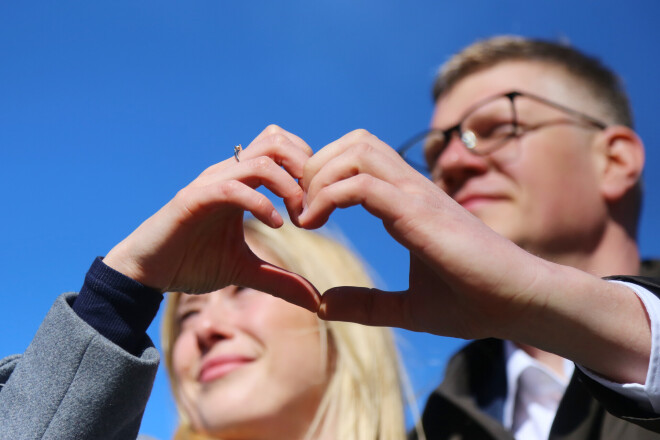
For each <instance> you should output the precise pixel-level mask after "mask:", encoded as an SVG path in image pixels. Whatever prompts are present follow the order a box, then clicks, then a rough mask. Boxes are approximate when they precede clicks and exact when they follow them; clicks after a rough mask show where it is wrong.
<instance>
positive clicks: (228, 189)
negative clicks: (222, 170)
mask: <svg viewBox="0 0 660 440" xmlns="http://www.w3.org/2000/svg"><path fill="white" fill-rule="evenodd" d="M240 187H241V184H240V183H239V182H238V181H237V180H225V181H223V182H220V183H219V184H218V191H219V192H220V193H221V194H224V195H226V196H231V195H233V194H236V193H237V192H238V190H239V188H240Z"/></svg>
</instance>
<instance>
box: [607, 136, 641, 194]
mask: <svg viewBox="0 0 660 440" xmlns="http://www.w3.org/2000/svg"><path fill="white" fill-rule="evenodd" d="M595 142H597V143H598V144H599V145H598V147H599V148H598V151H601V152H603V154H604V159H605V160H604V167H603V170H602V179H601V194H602V195H603V197H604V198H605V200H607V201H608V202H617V201H619V200H621V198H623V196H624V195H625V194H626V193H627V192H628V191H630V189H631V188H632V187H633V186H635V184H636V183H637V181H638V180H640V178H641V176H642V170H643V169H644V144H643V143H642V140H641V139H640V138H639V136H638V135H637V133H635V131H634V130H632V129H631V128H629V127H626V126H623V125H613V126H610V127H607V128H605V129H604V130H603V131H601V132H600V133H598V135H597V137H596V139H595Z"/></svg>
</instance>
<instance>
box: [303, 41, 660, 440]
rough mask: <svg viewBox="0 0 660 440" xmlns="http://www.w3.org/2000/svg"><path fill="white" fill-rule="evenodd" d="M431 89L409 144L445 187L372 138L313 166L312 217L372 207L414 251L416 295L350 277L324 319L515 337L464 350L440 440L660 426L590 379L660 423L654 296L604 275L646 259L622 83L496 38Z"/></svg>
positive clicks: (627, 431) (432, 423)
mask: <svg viewBox="0 0 660 440" xmlns="http://www.w3.org/2000/svg"><path fill="white" fill-rule="evenodd" d="M434 98H435V102H436V105H435V111H434V114H433V117H432V119H431V127H432V129H433V130H432V131H430V132H429V133H427V134H425V135H424V136H421V137H418V138H417V139H415V141H413V142H412V144H410V145H407V146H406V147H405V148H404V151H402V153H403V154H404V155H405V156H408V157H412V158H413V159H412V160H414V157H415V156H414V151H413V150H414V149H415V148H416V147H415V146H414V145H415V144H420V145H421V147H420V154H419V155H418V156H419V157H420V158H422V157H423V160H424V161H425V165H427V166H428V169H429V171H430V174H431V176H432V180H433V183H435V184H436V185H437V186H436V185H432V184H431V182H424V181H422V180H421V179H420V178H419V177H420V176H418V175H415V174H414V173H412V172H410V170H409V169H406V167H405V166H403V165H402V164H401V163H400V162H399V160H398V158H397V157H396V156H395V155H394V152H393V151H392V150H391V149H389V148H387V146H385V145H384V144H383V143H382V142H380V141H379V140H378V139H377V138H375V137H374V136H372V135H370V134H369V133H366V132H360V131H358V132H354V133H351V134H349V135H347V136H345V137H343V138H342V139H340V140H338V141H336V142H335V143H333V144H330V145H329V146H327V147H325V148H324V149H323V150H321V151H319V152H317V153H316V154H315V155H314V156H313V157H312V158H311V159H310V160H309V161H308V162H307V164H306V166H305V174H304V178H303V188H304V189H305V191H306V194H307V199H306V202H307V206H306V209H305V212H304V213H303V215H302V216H301V217H300V221H301V223H302V225H303V226H304V227H316V226H318V225H320V224H322V223H323V222H324V221H325V220H326V219H327V217H328V216H329V215H330V213H331V212H332V210H334V209H335V208H337V207H345V206H350V205H354V204H362V205H363V206H365V208H366V209H367V210H369V211H370V212H371V213H373V214H374V215H376V216H378V217H380V218H381V219H382V220H383V223H384V225H385V227H386V229H387V230H388V232H389V233H390V234H391V235H392V236H393V237H394V238H396V239H397V240H398V241H399V242H400V243H402V244H403V245H404V246H406V247H407V248H408V249H409V250H410V251H411V253H410V259H411V263H410V288H409V290H407V291H405V292H399V293H389V292H380V291H365V290H364V289H354V288H342V289H336V290H333V291H330V292H327V293H326V294H325V295H324V297H323V301H322V305H321V308H320V312H319V314H320V315H321V316H322V317H325V318H326V319H342V320H350V321H355V322H362V323H365V324H372V325H393V326H398V327H403V328H408V329H411V330H416V331H427V332H432V333H436V334H440V335H451V336H458V337H462V338H486V337H497V338H501V339H508V340H513V341H515V342H503V341H501V340H495V339H488V340H482V341H478V342H475V343H472V344H470V345H469V346H468V347H466V348H465V349H464V350H462V351H461V352H460V353H459V354H457V355H456V356H455V358H454V359H453V360H452V362H451V364H450V366H449V368H448V370H447V377H446V378H445V381H444V382H443V384H442V385H441V386H440V388H438V390H436V392H434V393H433V394H432V396H431V397H430V399H429V402H428V404H427V407H426V410H425V412H424V416H423V420H422V423H423V427H424V429H425V431H426V434H427V438H430V439H435V438H447V439H504V438H512V437H513V436H515V438H519V439H547V438H552V439H555V438H572V439H587V438H589V439H591V438H594V439H605V438H613V439H614V438H626V439H628V438H660V435H658V434H655V433H653V432H651V431H647V430H646V429H643V428H640V427H639V426H636V425H634V424H631V423H628V422H624V421H622V420H618V419H616V418H614V417H612V416H611V415H609V414H607V413H606V412H605V411H604V409H603V407H602V406H600V405H599V404H598V403H597V402H596V401H595V400H594V399H592V398H591V397H590V396H589V393H588V391H587V388H585V386H584V385H583V384H582V383H581V382H580V381H579V380H577V379H578V377H581V378H582V379H583V380H584V381H587V382H588V383H589V386H590V387H591V391H592V393H594V394H596V395H597V396H598V397H599V398H600V399H601V400H602V401H603V402H605V403H606V404H607V405H608V407H609V409H610V410H611V411H613V412H614V413H615V414H617V416H619V417H622V418H625V419H627V420H631V421H633V422H635V423H639V424H641V425H642V426H645V427H646V428H649V429H654V430H656V431H657V430H658V418H657V413H658V412H659V410H660V402H659V401H658V395H657V392H655V391H654V390H655V389H656V387H657V386H658V379H657V378H656V376H657V375H656V374H655V369H656V368H657V366H656V365H654V364H653V363H652V364H651V366H650V367H649V358H650V353H651V327H653V330H654V332H656V337H657V330H658V329H657V325H658V324H657V316H658V315H657V307H658V306H657V299H656V298H654V297H653V295H651V294H650V293H649V291H648V290H644V289H639V288H638V287H636V286H634V285H631V284H629V285H628V287H624V286H622V285H615V284H613V283H607V282H605V281H602V280H600V279H598V278H597V277H602V276H607V275H611V274H622V275H626V274H638V273H639V268H640V261H639V256H638V248H637V245H636V241H635V240H636V231H637V219H638V214H639V209H640V203H641V195H640V183H639V178H640V175H641V173H642V168H643V162H644V151H643V146H642V143H641V141H640V139H639V138H638V136H637V135H636V134H635V133H634V131H633V130H632V120H631V116H630V110H629V108H628V102H627V99H626V96H625V93H624V92H623V90H622V88H621V86H620V84H619V82H618V80H617V79H616V77H615V76H614V75H613V74H612V73H611V72H610V71H609V70H607V69H606V68H604V67H603V66H602V65H600V63H598V62H597V61H596V60H593V59H591V58H589V57H586V56H584V55H583V54H581V53H579V52H578V51H576V50H574V49H570V48H567V47H564V46H560V45H556V44H552V43H547V42H541V41H532V40H526V39H521V38H509V37H500V38H493V39H490V40H486V41H483V42H479V43H476V44H474V45H473V46H471V47H468V48H467V49H465V50H463V51H462V52H461V53H459V54H457V55H456V56H454V57H453V58H452V59H451V60H450V61H449V62H448V63H447V64H446V65H445V66H444V67H443V69H442V70H441V72H440V74H439V76H438V79H437V81H436V84H435V87H434ZM416 141H420V142H416ZM421 150H423V151H421ZM411 154H412V155H411ZM412 160H411V161H412ZM423 165H424V164H423ZM423 165H422V166H423ZM449 197H452V198H453V199H454V200H455V201H456V202H458V203H454V202H452V201H451V200H449ZM465 210H467V211H469V212H470V213H471V214H473V215H474V217H471V216H468V215H465V214H466V213H465ZM477 218H478V219H479V220H477ZM482 222H483V223H482ZM484 224H485V225H487V226H488V227H489V228H491V229H492V230H494V231H496V232H497V233H499V234H500V235H501V236H503V237H506V238H507V239H509V240H511V241H512V242H513V243H515V244H516V245H518V247H515V246H512V243H511V242H509V241H506V240H501V239H499V238H498V237H496V236H494V234H492V231H491V230H489V229H488V228H487V227H485V225H484ZM532 255H534V256H536V257H533V256H532ZM537 257H541V258H537ZM573 268H575V269H578V270H575V269H573ZM649 287H651V288H657V286H653V285H650V286H649ZM633 289H634V290H635V291H636V292H637V295H635V294H634V293H633V291H632V290H633ZM658 291H659V290H656V292H658ZM644 305H646V309H647V310H648V314H649V316H650V317H651V318H650V320H649V318H648V317H647V313H646V312H645V307H644ZM654 313H655V315H654ZM655 345H657V343H655ZM535 347H536V348H535ZM655 350H657V348H656V349H655ZM552 353H556V354H552ZM655 353H656V352H654V355H655ZM558 355H562V356H563V357H566V358H569V359H571V360H573V361H575V362H576V363H578V364H579V365H581V368H582V370H583V371H584V372H578V373H576V374H575V375H573V365H572V364H571V363H567V362H565V361H564V359H563V358H562V357H560V356H558ZM585 373H586V374H588V375H589V376H591V377H592V378H594V379H596V380H598V381H600V383H601V384H606V385H607V386H608V387H603V386H602V385H597V384H596V383H595V382H593V380H592V379H587V378H586V377H585ZM571 376H573V378H572V379H571ZM609 381H612V383H610V382H609ZM622 384H627V385H622ZM612 390H616V391H617V392H618V393H620V394H619V395H618V396H616V397H613V396H615V393H614V392H612ZM622 395H626V396H628V397H629V398H623V397H622ZM562 396H564V398H563V400H562Z"/></svg>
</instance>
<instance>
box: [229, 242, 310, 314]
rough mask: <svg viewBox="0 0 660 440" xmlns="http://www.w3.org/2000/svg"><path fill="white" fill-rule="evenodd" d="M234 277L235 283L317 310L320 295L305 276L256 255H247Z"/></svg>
mask: <svg viewBox="0 0 660 440" xmlns="http://www.w3.org/2000/svg"><path fill="white" fill-rule="evenodd" d="M249 258H250V260H251V261H248V262H246V264H245V265H243V268H242V270H241V272H240V274H239V275H238V277H237V279H236V284H237V285H239V286H242V287H250V288H252V289H256V290H259V291H262V292H266V293H269V294H271V295H273V296H277V297H278V298H282V299H283V300H285V301H287V302H290V303H291V304H295V305H297V306H300V307H302V308H304V309H307V310H309V311H311V312H317V311H318V308H319V305H320V303H321V295H320V294H319V292H318V290H316V287H314V285H313V284H312V283H310V282H309V281H307V279H306V278H304V277H302V276H300V275H298V274H296V273H293V272H289V271H288V270H284V269H282V268H280V267H277V266H275V265H273V264H270V263H268V262H266V261H263V260H262V259H260V258H259V257H257V256H256V255H254V254H252V256H251V257H249Z"/></svg>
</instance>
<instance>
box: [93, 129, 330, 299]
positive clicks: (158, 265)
mask: <svg viewBox="0 0 660 440" xmlns="http://www.w3.org/2000/svg"><path fill="white" fill-rule="evenodd" d="M311 155H312V150H311V148H310V147H309V146H308V145H307V144H306V143H305V142H304V141H302V140H301V139H300V138H298V137H297V136H295V135H293V134H291V133H288V132H286V131H285V130H283V129H281V128H279V127H276V126H270V127H268V128H266V129H265V130H264V131H263V132H262V133H261V134H260V135H259V136H257V138H255V139H254V141H253V142H252V143H251V144H250V145H249V146H248V147H247V148H245V149H244V150H243V151H241V152H240V156H239V157H240V162H237V161H236V159H235V158H234V157H233V156H231V157H230V158H229V159H227V160H225V161H223V162H220V163H218V164H216V165H213V166H211V167H210V168H208V169H206V170H205V171H204V172H203V173H202V174H200V175H199V176H198V177H197V178H196V179H195V180H194V181H193V182H192V183H190V184H189V185H188V186H187V187H185V188H183V189H182V190H181V191H179V192H178V194H177V195H176V196H175V197H174V198H173V199H172V200H171V201H170V202H169V203H167V204H166V205H165V206H164V207H163V208H161V209H160V210H159V211H158V212H157V213H156V214H154V215H153V216H152V217H150V218H149V219H147V220H146V221H145V222H144V223H143V224H142V225H140V226H139V227H138V228H137V229H136V230H135V231H134V232H133V233H132V234H131V235H129V236H128V237H127V238H126V239H124V240H123V241H122V242H121V243H119V244H118V245H117V246H115V247H114V248H113V249H112V250H111V251H110V252H109V253H108V255H107V256H106V257H105V259H104V262H105V264H107V265H108V266H110V267H112V268H114V269H115V270H118V271H119V272H121V273H123V274H124V275H126V276H128V277H130V278H133V279H135V280H137V281H139V282H141V283H142V284H145V285H147V286H150V287H153V288H156V289H159V290H161V291H175V290H176V291H183V292H187V293H205V292H211V291H214V290H218V289H220V288H223V287H225V286H227V285H230V284H235V285H239V286H244V287H252V288H255V289H257V290H261V291H264V292H268V293H271V294H273V295H275V296H279V297H281V298H283V299H285V300H287V301H289V302H292V303H294V304H297V305H299V306H302V307H304V308H306V309H309V310H312V311H316V310H317V309H318V305H319V303H320V298H319V295H318V292H317V291H316V289H315V288H314V286H312V285H311V283H309V282H308V281H307V280H305V279H304V278H302V277H301V276H299V275H297V274H292V273H290V272H287V271H285V270H283V269H281V268H278V267H276V266H273V265H271V264H269V263H267V262H264V261H262V260H261V259H259V258H258V257H257V256H255V255H254V253H252V251H251V250H250V248H249V247H248V246H247V244H246V243H245V237H244V233H243V213H244V211H249V212H251V213H252V214H253V215H254V216H255V217H256V218H257V219H258V220H260V221H262V222H263V223H265V224H267V225H269V226H271V227H273V228H277V227H280V226H281V225H282V223H283V220H282V218H281V216H280V215H279V213H278V212H277V210H276V209H275V208H274V206H273V205H272V203H271V202H270V201H269V200H268V198H267V197H266V196H264V195H263V194H261V193H259V192H257V191H256V188H257V187H259V186H262V185H263V186H264V187H266V188H268V189H269V190H271V191H272V192H273V193H274V194H275V195H277V196H278V197H281V198H282V199H283V201H284V204H285V206H286V208H287V211H288V213H289V216H290V217H291V219H292V221H294V223H295V222H297V217H298V215H299V214H300V212H301V210H302V201H303V191H302V189H301V188H300V186H299V185H298V183H297V182H296V180H295V179H297V178H300V177H302V173H303V166H304V164H305V162H306V161H307V160H308V158H309V156H311Z"/></svg>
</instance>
